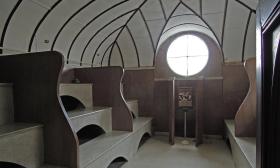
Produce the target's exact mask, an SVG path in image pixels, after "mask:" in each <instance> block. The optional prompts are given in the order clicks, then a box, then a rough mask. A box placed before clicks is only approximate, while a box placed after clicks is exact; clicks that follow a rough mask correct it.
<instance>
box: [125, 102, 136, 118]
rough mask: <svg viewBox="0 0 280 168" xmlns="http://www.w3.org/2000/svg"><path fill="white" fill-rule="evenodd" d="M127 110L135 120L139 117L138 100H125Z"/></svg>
mask: <svg viewBox="0 0 280 168" xmlns="http://www.w3.org/2000/svg"><path fill="white" fill-rule="evenodd" d="M126 104H127V106H128V109H129V110H130V111H131V112H132V113H133V114H134V115H135V117H136V118H137V117H138V116H139V108H138V100H126Z"/></svg>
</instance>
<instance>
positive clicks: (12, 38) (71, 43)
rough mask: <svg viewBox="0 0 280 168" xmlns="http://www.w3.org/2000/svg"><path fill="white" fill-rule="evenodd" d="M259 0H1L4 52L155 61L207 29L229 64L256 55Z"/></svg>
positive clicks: (87, 61) (81, 60)
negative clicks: (171, 42) (166, 47)
mask: <svg viewBox="0 0 280 168" xmlns="http://www.w3.org/2000/svg"><path fill="white" fill-rule="evenodd" d="M257 3H258V1H257V0H1V1H0V33H1V41H0V47H1V48H0V53H2V54H12V53H23V52H35V51H46V50H57V51H59V52H61V53H62V54H63V55H64V56H65V62H66V63H68V65H73V66H101V65H102V66H108V65H109V66H110V65H120V66H124V67H142V66H153V65H154V58H155V55H156V52H157V49H158V47H159V45H160V44H161V42H162V41H164V40H165V39H166V38H167V37H169V36H171V35H173V34H175V33H178V32H180V31H187V30H194V31H200V32H202V33H205V34H207V35H208V36H209V37H211V38H213V40H214V41H216V43H217V45H219V47H220V48H221V53H222V54H223V57H224V61H225V62H232V61H234V62H236V61H237V62H241V61H244V60H245V59H247V58H249V57H255V41H256V40H255V24H256V21H255V17H256V11H255V9H256V7H257Z"/></svg>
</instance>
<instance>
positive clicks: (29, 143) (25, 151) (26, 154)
mask: <svg viewBox="0 0 280 168" xmlns="http://www.w3.org/2000/svg"><path fill="white" fill-rule="evenodd" d="M43 148H44V144H43V126H42V125H40V124H29V123H11V124H6V125H1V126H0V151H1V152H0V160H1V161H6V162H12V163H16V164H19V165H22V166H24V167H30V168H36V167H40V165H42V163H43V162H44V149H43Z"/></svg>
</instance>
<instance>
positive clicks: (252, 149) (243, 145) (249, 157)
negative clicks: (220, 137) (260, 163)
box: [225, 120, 256, 168]
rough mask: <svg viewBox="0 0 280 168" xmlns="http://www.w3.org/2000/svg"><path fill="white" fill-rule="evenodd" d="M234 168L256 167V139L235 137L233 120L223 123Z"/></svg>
mask: <svg viewBox="0 0 280 168" xmlns="http://www.w3.org/2000/svg"><path fill="white" fill-rule="evenodd" d="M225 124H226V128H227V136H228V138H229V140H230V144H231V148H232V154H233V159H234V161H235V164H236V167H237V168H239V167H242V168H243V167H244V168H245V167H246V168H247V167H248V168H255V167H256V138H254V137H235V127H234V120H226V121H225Z"/></svg>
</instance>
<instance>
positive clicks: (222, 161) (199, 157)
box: [122, 136, 234, 168]
mask: <svg viewBox="0 0 280 168" xmlns="http://www.w3.org/2000/svg"><path fill="white" fill-rule="evenodd" d="M181 141H182V138H177V139H176V144H175V145H174V146H170V145H169V144H168V143H167V142H168V141H167V137H164V136H156V137H152V138H151V139H149V140H148V141H147V142H146V143H145V144H144V145H143V146H142V147H141V148H140V149H139V151H138V152H137V153H136V155H135V156H134V157H133V158H132V159H131V160H129V161H128V162H127V163H125V164H124V165H123V166H122V168H143V167H145V168H171V167H176V168H234V163H233V160H232V157H231V153H230V150H229V149H228V147H227V145H226V143H225V142H224V141H223V140H217V139H208V140H206V141H205V143H204V144H202V145H201V146H199V147H198V148H197V147H195V146H194V144H190V145H182V144H181Z"/></svg>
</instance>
